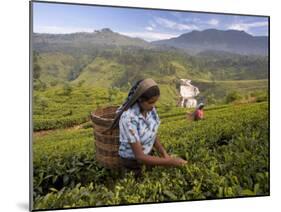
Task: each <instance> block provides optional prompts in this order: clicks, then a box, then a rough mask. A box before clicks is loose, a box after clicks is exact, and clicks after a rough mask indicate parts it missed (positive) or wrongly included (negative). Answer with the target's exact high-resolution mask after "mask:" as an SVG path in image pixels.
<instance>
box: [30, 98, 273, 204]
mask: <svg viewBox="0 0 281 212" xmlns="http://www.w3.org/2000/svg"><path fill="white" fill-rule="evenodd" d="M85 95H87V94H86V93H85ZM122 98H123V97H122V96H121V97H120V99H122ZM41 101H42V99H41ZM89 101H90V102H89V105H90V104H92V102H91V100H90V99H89ZM76 102H77V101H76ZM43 103H44V102H43ZM85 107H86V106H85ZM77 110H78V109H77ZM87 110H90V106H89V107H88V108H86V109H85V111H87ZM35 111H36V110H35ZM38 111H39V110H38ZM47 112H48V113H51V112H52V111H47ZM66 112H69V113H71V112H70V111H66ZM158 112H159V115H160V118H161V125H160V128H159V136H160V139H161V142H162V144H163V145H164V147H165V148H166V150H167V151H168V153H169V154H172V155H174V156H180V157H183V158H185V159H186V160H187V161H188V164H187V165H185V166H183V167H180V168H163V167H155V168H153V169H152V170H146V169H145V167H144V168H143V170H142V176H141V177H140V178H138V179H135V177H134V175H133V173H131V172H123V171H119V172H118V171H111V170H107V169H105V168H103V167H101V166H99V165H98V164H97V162H96V161H95V149H94V138H93V129H92V126H91V124H90V122H89V119H88V117H87V114H85V115H84V116H83V117H84V119H83V120H81V121H78V122H77V123H76V122H75V123H72V124H70V125H69V126H73V125H74V124H80V125H79V127H71V128H66V129H55V130H50V131H39V132H34V135H33V165H34V167H33V169H34V182H33V183H34V185H33V186H34V196H33V198H34V209H55V208H69V207H83V206H100V205H118V204H130V203H148V202H162V201H175V200H178V201H180V200H195V199H216V198H224V197H239V196H256V195H258V196H259V195H268V194H269V138H268V134H269V128H268V119H269V117H268V102H261V103H252V104H240V105H223V106H219V107H213V108H206V110H205V119H204V120H202V121H198V122H191V121H189V120H187V119H186V109H180V108H168V107H162V106H160V107H159V108H158ZM39 116H40V114H38V116H37V118H38V119H37V120H39V119H40V117H39ZM35 117H36V116H35ZM80 117H82V116H80ZM87 121H88V122H87ZM62 125H63V124H62ZM35 126H37V127H38V129H37V130H39V129H53V127H49V126H52V125H51V124H49V123H47V122H44V123H39V121H38V122H36V124H35ZM63 127H68V126H63Z"/></svg>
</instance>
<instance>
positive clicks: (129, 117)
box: [119, 103, 160, 159]
mask: <svg viewBox="0 0 281 212" xmlns="http://www.w3.org/2000/svg"><path fill="white" fill-rule="evenodd" d="M159 125H160V119H159V117H158V114H157V112H156V109H155V107H154V108H153V109H152V111H149V112H147V115H146V118H145V117H144V116H143V115H142V114H141V112H140V108H139V105H138V104H137V103H136V104H134V105H133V106H132V107H131V108H129V109H128V110H126V111H124V112H123V113H122V115H121V117H120V120H119V129H120V146H119V155H120V156H121V157H122V158H130V159H134V158H135V155H134V152H133V150H132V148H131V145H130V143H135V142H137V141H140V143H141V145H142V148H143V152H144V154H146V155H147V154H149V153H150V151H151V150H152V147H153V144H154V142H155V139H156V134H157V130H158V127H159Z"/></svg>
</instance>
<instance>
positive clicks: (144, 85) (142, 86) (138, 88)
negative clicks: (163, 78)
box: [109, 78, 157, 129]
mask: <svg viewBox="0 0 281 212" xmlns="http://www.w3.org/2000/svg"><path fill="white" fill-rule="evenodd" d="M153 86H157V84H156V82H155V81H154V80H153V79H150V78H148V79H144V80H140V81H138V82H136V83H135V84H134V85H133V87H132V88H131V89H130V91H129V93H128V97H127V99H126V101H125V102H124V103H123V104H122V105H121V106H120V107H119V108H118V109H117V111H116V116H115V118H114V120H113V123H112V125H111V126H110V128H109V129H114V128H116V127H117V126H118V124H119V119H120V117H121V115H122V113H123V112H124V111H125V110H127V109H128V108H130V107H131V106H132V105H134V104H135V103H136V101H137V100H138V98H140V97H141V95H142V94H144V93H145V92H146V91H147V90H148V89H149V88H151V87H153Z"/></svg>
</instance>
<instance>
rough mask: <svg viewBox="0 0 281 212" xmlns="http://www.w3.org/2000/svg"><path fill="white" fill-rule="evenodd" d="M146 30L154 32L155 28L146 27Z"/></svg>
mask: <svg viewBox="0 0 281 212" xmlns="http://www.w3.org/2000/svg"><path fill="white" fill-rule="evenodd" d="M145 29H146V30H148V31H153V27H150V26H148V27H145Z"/></svg>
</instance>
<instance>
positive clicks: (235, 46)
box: [33, 28, 268, 56]
mask: <svg viewBox="0 0 281 212" xmlns="http://www.w3.org/2000/svg"><path fill="white" fill-rule="evenodd" d="M93 46H99V47H102V46H115V47H124V46H126V47H139V48H144V49H172V48H176V49H179V50H182V51H184V52H186V53H188V54H198V53H201V52H204V51H210V50H211V51H224V52H229V53H236V54H241V55H263V56H266V55H268V37H267V36H252V35H250V34H248V33H246V32H244V31H238V30H227V31H223V30H217V29H207V30H204V31H196V30H194V31H192V32H189V33H185V34H182V35H180V36H178V37H175V38H170V39H166V40H158V41H153V42H147V41H144V40H142V39H140V38H132V37H129V36H126V35H122V34H120V33H117V32H113V31H112V30H111V29H108V28H104V29H102V30H100V31H98V30H96V31H93V32H92V33H89V32H78V33H71V34H44V33H34V34H33V48H34V50H37V51H39V52H40V51H58V50H61V49H66V48H68V49H69V48H74V49H75V48H80V49H82V48H84V50H85V51H86V50H87V49H88V48H89V47H93Z"/></svg>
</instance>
